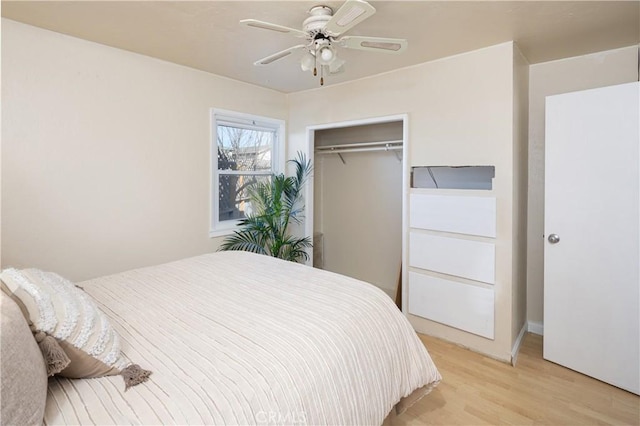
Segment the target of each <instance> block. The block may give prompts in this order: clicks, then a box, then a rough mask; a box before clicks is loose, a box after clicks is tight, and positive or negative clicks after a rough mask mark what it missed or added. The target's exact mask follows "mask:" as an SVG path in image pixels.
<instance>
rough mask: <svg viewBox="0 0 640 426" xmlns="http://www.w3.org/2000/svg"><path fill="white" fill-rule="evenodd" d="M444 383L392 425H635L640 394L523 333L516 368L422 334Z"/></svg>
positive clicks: (639, 413) (638, 413)
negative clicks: (549, 351)
mask: <svg viewBox="0 0 640 426" xmlns="http://www.w3.org/2000/svg"><path fill="white" fill-rule="evenodd" d="M420 338H421V339H422V341H423V342H424V344H425V345H426V347H427V349H428V350H429V353H430V354H431V357H432V358H433V361H434V362H435V364H436V366H437V367H438V369H439V370H440V373H441V374H442V376H443V380H442V382H441V383H440V384H439V385H438V387H436V388H435V389H434V390H433V391H432V392H431V393H430V394H429V395H427V396H425V397H424V398H422V399H421V400H420V401H418V402H417V403H416V404H415V405H414V406H412V407H411V408H409V410H407V412H406V413H404V414H403V415H401V416H399V417H396V418H395V419H393V421H392V422H391V423H392V424H393V425H485V424H491V425H503V424H519V425H542V424H544V425H596V424H597V425H603V424H615V425H638V424H640V397H638V396H636V395H634V394H632V393H629V392H626V391H623V390H621V389H618V388H616V387H613V386H610V385H607V384H606V383H603V382H600V381H598V380H596V379H592V378H590V377H587V376H585V375H582V374H580V373H577V372H575V371H572V370H569V369H567V368H564V367H561V366H559V365H557V364H554V363H552V362H549V361H545V360H544V359H543V358H542V337H541V336H538V335H535V334H530V333H529V334H527V335H526V337H525V340H524V343H523V345H522V347H521V350H520V354H519V356H518V362H517V364H516V366H515V367H512V366H511V365H509V364H505V363H502V362H500V361H496V360H494V359H491V358H487V357H485V356H483V355H480V354H477V353H474V352H472V351H469V350H467V349H464V348H461V347H458V346H456V345H454V344H451V343H448V342H445V341H442V340H439V339H436V338H433V337H429V336H423V335H420Z"/></svg>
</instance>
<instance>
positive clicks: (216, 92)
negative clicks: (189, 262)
mask: <svg viewBox="0 0 640 426" xmlns="http://www.w3.org/2000/svg"><path fill="white" fill-rule="evenodd" d="M2 106H3V109H2V145H3V147H2V148H3V156H2V198H3V202H2V237H3V239H2V265H3V267H9V266H15V267H26V266H29V267H39V268H43V269H48V270H54V271H56V272H58V273H60V274H62V275H65V276H67V277H68V278H70V279H74V280H81V279H86V278H90V277H95V276H99V275H104V274H110V273H114V272H118V271H122V270H126V269H130V268H134V267H140V266H144V265H152V264H157V263H161V262H165V261H169V260H175V259H178V258H182V257H187V256H191V255H196V254H201V253H205V252H210V251H213V250H215V249H216V248H217V246H218V243H219V240H217V239H210V238H209V236H208V232H209V211H210V207H209V203H210V197H209V191H210V184H209V181H210V176H209V151H210V139H209V128H210V125H209V108H211V107H219V108H225V109H229V110H235V111H242V112H246V113H254V114H260V115H264V116H269V117H274V118H278V119H284V118H286V116H287V104H286V97H285V96H284V95H283V94H281V93H279V92H275V91H272V90H267V89H263V88H259V87H257V86H252V85H248V84H245V83H241V82H237V81H234V80H230V79H227V78H223V77H219V76H215V75H212V74H208V73H205V72H201V71H196V70H193V69H190V68H186V67H182V66H179V65H175V64H171V63H167V62H163V61H160V60H156V59H153V58H150V57H146V56H141V55H137V54H133V53H130V52H126V51H123V50H118V49H114V48H110V47H107V46H104V45H99V44H95V43H91V42H88V41H84V40H80V39H76V38H72V37H68V36H65V35H61V34H58V33H54V32H50V31H46V30H42V29H38V28H35V27H32V26H28V25H24V24H20V23H17V22H13V21H9V20H3V21H2Z"/></svg>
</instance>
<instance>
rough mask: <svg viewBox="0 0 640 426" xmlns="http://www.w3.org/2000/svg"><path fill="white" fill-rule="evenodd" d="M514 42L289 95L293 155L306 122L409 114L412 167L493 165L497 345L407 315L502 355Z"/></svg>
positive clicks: (302, 145)
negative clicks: (496, 222)
mask: <svg viewBox="0 0 640 426" xmlns="http://www.w3.org/2000/svg"><path fill="white" fill-rule="evenodd" d="M513 90H514V88H513V43H504V44H501V45H497V46H493V47H490V48H486V49H482V50H478V51H473V52H468V53H465V54H462V55H457V56H453V57H450V58H445V59H442V60H438V61H433V62H428V63H424V64H420V65H417V66H413V67H409V68H405V69H402V70H398V71H394V72H390V73H387V74H382V75H378V76H374V77H371V78H366V79H362V80H358V81H354V82H350V83H345V84H340V85H335V86H327V87H323V88H322V89H316V90H310V91H306V92H299V93H293V94H290V95H289V96H288V98H289V147H288V149H289V156H290V155H291V153H292V152H295V151H296V150H306V149H307V140H306V131H305V129H306V126H309V125H316V124H324V123H332V122H341V121H349V120H358V119H364V118H371V117H380V116H389V115H395V114H402V113H408V115H409V137H408V143H409V159H408V161H409V165H410V166H420V165H425V164H427V165H437V164H441V165H470V164H473V165H495V166H496V177H495V180H494V193H495V196H496V197H497V199H498V206H497V221H498V224H497V229H498V231H497V233H498V236H497V240H496V243H497V244H496V255H497V256H496V257H497V259H499V260H498V262H497V265H496V283H497V284H496V286H495V288H496V315H495V318H496V339H495V342H494V341H491V340H488V339H484V338H482V337H479V336H474V335H470V334H468V333H464V332H462V331H460V330H455V329H452V328H450V327H445V326H443V325H441V324H437V323H433V322H431V321H428V320H425V319H423V318H419V317H414V316H410V320H411V322H412V323H413V325H414V326H415V327H416V329H417V330H418V331H423V332H424V331H427V330H428V332H429V333H430V334H433V335H436V336H440V337H443V338H446V339H449V340H454V341H457V342H459V343H461V344H464V345H466V346H470V347H473V348H474V349H476V350H479V351H482V352H485V353H487V354H490V355H492V356H495V357H497V358H500V359H505V360H508V359H510V357H511V340H512V339H511V320H510V318H511V316H512V312H511V306H512V291H511V280H512V267H511V263H510V262H511V259H512V254H511V252H512V245H511V240H512V233H513V218H512V213H513V210H512V207H513V206H512V194H513V172H514V170H513V147H512V141H513V116H512V114H513Z"/></svg>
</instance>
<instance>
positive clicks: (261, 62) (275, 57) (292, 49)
mask: <svg viewBox="0 0 640 426" xmlns="http://www.w3.org/2000/svg"><path fill="white" fill-rule="evenodd" d="M305 47H306V46H305V45H304V44H298V45H297V46H293V47H290V48H288V49H285V50H281V51H280V52H278V53H274V54H273V55H269V56H267V57H266V58H262V59H260V60H258V61H255V62H254V63H253V65H269V64H270V63H272V62H275V61H277V60H279V59H282V58H284V57H286V56H289V55H291V54H292V53H293V52H295V51H296V50H299V49H304V48H305Z"/></svg>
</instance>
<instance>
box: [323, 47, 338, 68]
mask: <svg viewBox="0 0 640 426" xmlns="http://www.w3.org/2000/svg"><path fill="white" fill-rule="evenodd" d="M335 58H336V55H335V53H334V52H333V49H331V48H330V47H329V46H327V47H323V48H322V49H320V60H319V62H320V63H321V64H323V65H329V64H330V63H331V62H333V61H334V60H335Z"/></svg>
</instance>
